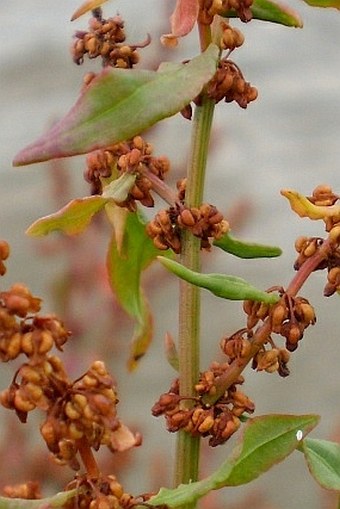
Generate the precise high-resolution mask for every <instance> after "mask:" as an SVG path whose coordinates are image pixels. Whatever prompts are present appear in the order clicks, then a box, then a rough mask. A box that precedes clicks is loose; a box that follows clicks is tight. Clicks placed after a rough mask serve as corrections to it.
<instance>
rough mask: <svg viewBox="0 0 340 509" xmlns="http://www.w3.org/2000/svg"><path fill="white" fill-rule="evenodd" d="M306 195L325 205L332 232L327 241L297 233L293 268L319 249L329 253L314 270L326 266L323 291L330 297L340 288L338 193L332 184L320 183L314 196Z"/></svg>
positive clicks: (327, 228)
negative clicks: (296, 254)
mask: <svg viewBox="0 0 340 509" xmlns="http://www.w3.org/2000/svg"><path fill="white" fill-rule="evenodd" d="M306 198H307V199H308V200H309V201H310V202H311V203H312V204H313V205H315V206H317V207H320V209H321V210H322V208H323V210H324V217H323V220H324V222H325V229H326V231H327V232H329V236H328V239H327V241H325V240H324V239H322V238H321V237H306V236H301V237H298V238H297V239H296V241H295V249H296V251H297V253H298V257H297V259H296V260H295V263H294V268H295V269H296V270H299V269H300V268H301V267H302V266H303V265H304V264H305V263H306V262H307V260H309V259H310V258H312V257H313V256H317V255H318V253H320V252H323V253H326V256H324V255H323V256H322V257H321V261H320V263H319V264H318V266H317V267H316V269H314V270H322V269H327V272H328V274H327V283H326V285H325V287H324V295H325V296H326V297H330V296H331V295H333V294H334V293H335V292H337V291H339V290H340V248H339V244H340V220H339V218H340V212H339V210H340V209H338V207H339V205H338V204H337V201H338V200H339V196H338V195H337V194H335V193H333V191H332V189H331V188H330V187H329V186H327V185H320V186H317V187H316V188H315V189H314V191H313V193H312V196H307V197H306ZM320 213H321V212H320ZM320 218H321V216H320ZM325 246H327V248H326V251H325V250H324V248H325Z"/></svg>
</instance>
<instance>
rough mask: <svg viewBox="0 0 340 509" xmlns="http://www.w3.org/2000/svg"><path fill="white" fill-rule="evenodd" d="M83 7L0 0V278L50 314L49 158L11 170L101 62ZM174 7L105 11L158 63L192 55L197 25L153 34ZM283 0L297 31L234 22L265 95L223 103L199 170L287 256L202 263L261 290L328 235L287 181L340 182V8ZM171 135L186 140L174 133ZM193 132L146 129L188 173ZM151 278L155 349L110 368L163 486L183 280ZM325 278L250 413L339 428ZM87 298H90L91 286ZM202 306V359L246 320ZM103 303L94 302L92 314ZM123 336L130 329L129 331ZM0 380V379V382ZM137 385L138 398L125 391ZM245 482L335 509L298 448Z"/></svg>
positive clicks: (230, 495)
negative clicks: (173, 340)
mask: <svg viewBox="0 0 340 509" xmlns="http://www.w3.org/2000/svg"><path fill="white" fill-rule="evenodd" d="M80 3H81V2H80V0H58V1H55V0H25V1H22V0H21V1H20V0H2V1H1V4H0V19H1V33H0V42H1V45H0V69H1V71H0V90H1V95H0V112H1V114H0V118H1V129H0V172H1V200H0V210H1V222H0V237H1V238H5V239H7V240H8V241H9V242H10V243H11V246H12V257H11V260H10V262H9V264H8V267H9V273H8V275H7V276H6V279H5V282H6V286H7V284H10V283H11V282H12V281H18V280H19V281H23V282H25V283H26V284H27V285H28V286H30V288H31V289H32V292H33V293H35V294H36V295H41V296H44V297H45V308H44V310H45V311H50V310H53V305H54V301H53V298H52V296H51V291H50V285H51V282H52V281H53V280H54V279H55V278H57V277H58V274H59V273H60V272H62V271H63V270H64V267H65V264H66V263H67V260H66V261H65V257H64V256H63V252H62V251H61V252H58V253H57V255H56V256H50V257H44V258H41V257H39V251H38V249H39V248H38V244H39V242H42V241H40V240H32V239H28V238H27V237H26V236H25V234H24V231H25V229H26V228H27V227H28V226H29V225H30V224H31V223H32V222H33V221H34V220H35V219H37V218H38V217H40V216H41V215H44V214H48V213H50V212H52V211H54V210H55V203H54V202H53V193H52V191H51V186H52V185H51V175H50V171H49V167H48V165H46V164H45V165H44V164H41V165H34V166H30V167H27V168H19V169H13V168H12V167H11V160H12V158H13V157H14V155H15V154H16V153H17V152H18V151H19V150H20V149H21V148H22V147H23V146H25V145H26V144H28V143H30V142H31V141H33V140H34V139H35V138H36V137H37V136H39V135H40V134H41V133H42V132H43V131H44V130H46V128H47V127H48V126H49V125H50V124H51V122H53V121H54V120H55V119H56V118H58V117H60V116H62V115H64V114H65V113H66V112H67V111H68V109H69V108H70V106H71V105H72V104H73V103H74V101H75V100H76V98H77V95H78V92H79V89H80V86H81V82H82V76H83V74H84V72H85V70H97V69H98V64H95V63H89V64H86V66H85V67H83V68H81V67H77V66H76V65H75V64H73V63H72V60H71V58H70V54H69V47H70V43H71V37H72V34H73V32H74V30H75V29H85V28H86V27H87V17H86V16H85V17H83V18H80V19H79V20H78V21H76V22H74V23H70V21H69V19H70V17H71V15H72V14H73V12H74V11H75V9H76V8H77V7H78V6H79V4H80ZM174 4H175V2H174V0H164V1H159V0H143V1H135V2H131V1H127V0H125V1H124V0H111V1H110V2H108V3H107V4H105V6H104V14H105V15H107V16H109V15H111V14H115V13H116V12H117V11H118V12H119V13H120V14H121V15H122V16H123V18H124V19H125V21H126V29H127V34H128V42H132V43H133V42H140V41H142V40H144V38H145V35H146V32H149V33H150V34H151V36H152V38H153V44H152V45H151V48H148V49H147V50H145V51H144V52H142V58H143V63H144V64H145V65H146V66H149V67H153V68H154V67H155V66H157V64H158V62H159V61H160V59H171V58H173V59H178V60H182V59H184V58H190V57H191V56H192V55H194V54H195V52H197V50H196V48H197V46H196V42H197V39H196V34H192V36H191V37H189V38H188V39H187V40H184V41H183V42H182V43H181V45H180V47H179V49H178V50H175V51H172V52H171V51H170V52H169V51H167V52H166V51H165V50H164V49H162V47H161V46H160V43H159V36H160V34H162V33H164V32H167V31H168V30H169V25H168V21H167V19H166V17H165V16H166V15H168V14H169V13H170V12H171V10H172V8H173V7H174ZM291 6H292V7H293V8H295V9H297V10H298V11H299V12H300V13H301V16H302V18H303V20H304V28H303V29H302V30H301V29H292V28H285V27H281V26H274V25H269V24H264V23H261V22H256V21H254V22H252V23H250V24H249V25H247V26H245V25H240V23H237V22H236V24H237V26H240V28H241V29H242V30H243V33H244V34H245V36H246V42H245V44H244V46H243V47H242V48H241V49H240V50H238V51H236V52H235V53H234V55H233V59H234V60H235V62H236V63H237V64H238V65H239V66H240V67H241V69H242V71H243V73H244V75H245V78H246V79H247V80H248V81H251V83H252V84H253V85H255V86H256V87H257V88H258V89H259V99H258V100H257V101H256V102H255V103H252V104H250V106H249V107H248V109H247V110H246V111H244V110H241V109H240V108H239V107H238V106H236V105H224V104H220V105H219V106H218V108H217V111H216V122H215V127H214V142H213V145H212V151H211V154H210V158H209V169H208V174H207V178H208V184H207V192H206V200H207V201H209V202H211V203H215V204H216V205H217V206H218V207H219V208H220V209H222V210H230V209H231V210H232V209H233V207H234V208H235V207H236V206H237V205H239V204H240V203H241V204H246V205H247V207H248V208H247V209H246V210H249V213H248V215H249V217H248V218H247V222H246V224H245V225H244V226H243V228H242V230H240V233H239V235H240V236H242V237H243V238H246V239H249V240H254V241H261V242H263V243H271V244H275V245H280V246H281V247H282V249H283V250H284V254H283V256H282V257H280V258H279V259H276V260H261V261H258V262H238V261H237V260H234V259H232V258H231V257H227V256H223V255H216V256H214V257H213V258H211V259H208V257H206V256H205V264H206V265H205V270H207V271H208V270H209V271H210V272H214V271H223V272H229V273H232V274H238V275H242V276H243V277H245V278H247V279H249V280H250V281H251V282H253V283H254V284H256V285H259V286H261V287H263V288H266V287H269V286H272V285H274V284H282V285H287V283H288V282H289V280H290V278H291V277H292V275H293V270H292V264H293V261H294V259H295V252H294V249H293V243H294V239H295V238H296V237H297V236H298V235H322V234H323V228H322V224H319V223H311V222H308V221H307V220H302V219H299V218H298V217H297V216H295V215H293V214H292V213H291V212H290V208H289V206H288V202H286V200H285V199H284V198H282V197H281V196H280V189H281V188H287V187H289V188H290V187H292V188H295V189H297V190H298V191H300V192H301V193H304V194H307V195H308V194H310V193H311V191H312V190H313V188H314V187H315V186H316V185H318V184H320V183H328V184H329V185H331V186H332V187H333V188H334V190H335V192H338V193H339V191H340V189H339V187H340V178H339V163H340V142H339V135H340V30H339V26H340V14H339V12H338V11H336V10H334V9H332V10H323V9H315V8H310V7H307V6H305V5H304V4H303V3H302V2H293V0H292V1H291ZM91 64H92V65H91ZM96 65H97V66H96ZM178 133H180V136H177V138H175V136H176V135H178ZM189 137H190V123H189V122H187V121H185V120H184V119H182V118H181V117H179V116H178V118H177V117H176V118H174V119H170V120H167V121H164V122H163V123H162V124H161V125H160V127H159V128H158V129H157V130H153V131H152V132H151V133H150V136H149V137H148V139H150V140H152V141H153V142H154V143H155V145H156V149H155V152H156V153H157V154H166V155H168V156H169V157H170V158H171V160H172V163H173V167H174V171H175V172H176V175H182V174H183V172H184V165H185V156H186V151H187V148H188V142H189ZM83 169H84V159H83V158H82V157H79V158H73V159H72V160H71V161H70V162H69V163H68V169H67V170H66V175H67V176H68V178H69V179H71V183H72V186H73V187H72V193H71V197H77V196H82V195H85V194H86V193H87V187H86V185H85V184H84V183H83V180H82V172H83ZM52 187H53V186H52ZM84 249H86V248H84ZM99 253H100V256H103V257H104V256H105V245H103V246H99ZM3 284H4V283H3ZM156 284H157V279H154V280H153V283H151V286H152V285H153V286H154V288H153V289H152V292H151V294H152V295H151V296H150V300H151V304H152V306H153V308H154V309H155V313H156V319H155V340H154V343H153V345H152V347H151V349H150V352H149V353H148V355H147V356H146V358H145V359H143V361H142V363H141V366H140V368H139V369H138V370H137V371H136V372H135V373H133V374H132V375H128V374H127V372H126V369H125V367H124V366H123V367H122V368H116V366H115V367H114V370H115V374H116V375H117V378H118V385H119V388H120V395H121V412H122V414H123V415H124V417H125V418H126V420H127V421H129V420H131V421H133V423H135V424H136V425H139V424H140V425H141V427H142V431H143V433H144V443H145V448H146V449H151V450H152V451H153V452H156V453H157V455H158V456H159V458H161V464H162V468H161V470H162V469H163V468H164V476H165V482H168V483H169V482H170V481H169V471H170V469H169V467H165V465H166V463H167V459H171V458H172V457H173V444H174V437H173V436H168V434H167V433H166V431H165V430H164V423H163V422H162V421H161V420H156V419H154V418H152V417H151V416H150V412H149V408H150V407H151V406H152V404H153V402H154V401H155V400H156V399H157V397H158V395H159V392H160V391H162V392H164V391H166V390H167V389H168V386H169V385H170V381H171V379H172V377H173V376H174V374H173V372H172V370H171V368H170V367H168V366H166V361H165V358H164V353H163V338H164V333H165V332H166V331H170V332H171V333H172V334H173V335H174V337H176V319H177V316H176V306H175V304H173V302H176V301H177V297H176V291H177V287H176V283H175V282H170V283H169V284H168V285H167V286H166V289H165V290H164V289H163V290H161V289H159V290H157V287H156ZM324 284H325V274H323V273H320V274H314V275H313V277H312V278H311V280H310V281H309V282H308V284H306V286H305V288H304V290H303V292H302V294H303V295H304V296H305V297H307V298H308V299H310V301H311V302H312V303H313V305H314V306H315V308H316V312H317V316H318V321H317V324H316V325H315V327H314V328H313V330H310V329H309V330H308V332H307V333H306V337H305V338H304V340H303V341H302V343H301V346H300V347H299V348H298V350H297V352H296V353H295V354H294V355H293V358H292V361H291V364H290V366H291V375H290V377H288V379H284V380H283V379H279V377H277V376H275V375H269V374H262V373H261V374H258V373H253V372H248V373H247V374H246V383H245V385H244V391H245V392H246V393H247V394H248V395H249V396H250V397H251V398H252V399H253V400H255V402H256V413H257V415H260V414H263V413H271V412H286V413H294V412H295V413H320V414H321V415H322V421H321V424H320V426H319V427H318V428H317V429H316V430H315V431H314V432H313V436H314V437H318V438H330V437H334V436H335V435H336V433H338V432H339V428H340V426H339V423H340V408H339V401H340V397H339V388H340V371H339V368H338V366H339V360H340V345H339V337H338V335H339V334H338V321H337V318H338V314H339V299H338V297H337V296H333V297H331V298H329V299H324V298H323V297H322V290H323V286H324ZM149 286H150V283H149ZM88 299H89V301H90V300H91V294H89V296H88ZM84 305H85V306H86V302H85V304H84ZM85 309H86V308H85ZM203 309H204V313H203V325H202V329H203V331H202V334H203V338H204V343H205V346H204V347H203V361H204V366H203V367H206V366H207V365H208V364H209V363H210V362H211V361H212V360H213V358H214V355H215V354H216V352H218V342H219V339H220V338H221V337H222V336H223V335H224V334H231V333H232V332H234V331H235V330H236V329H238V328H241V327H243V323H244V321H243V316H242V313H241V311H240V306H239V304H237V303H231V304H229V303H226V302H218V301H216V299H214V298H213V297H210V296H209V295H205V294H204V296H203ZM100 313H101V309H100V307H99V308H98V315H97V317H100ZM98 319H99V318H98ZM130 332H131V330H130ZM126 339H128V333H127V336H126V338H123V341H124V340H126ZM126 354H127V352H124V355H126ZM123 362H124V359H123ZM6 369H7V368H6ZM1 378H3V377H1ZM6 379H7V378H6ZM5 383H6V381H5V380H4V381H3V382H1V384H2V387H3V386H4V385H5ZM131 394H132V395H133V396H132V400H131V399H128V395H130V396H131ZM0 440H1V436H0ZM229 449H230V446H228V445H226V446H223V447H222V448H220V449H219V451H218V457H219V459H216V458H215V459H213V458H212V457H210V456H209V459H207V461H206V462H204V464H205V466H204V470H205V471H206V472H205V473H209V472H210V471H211V469H212V468H213V466H214V465H217V464H219V462H220V461H222V459H223V457H224V456H225V455H226V454H227V452H228V451H229ZM148 458H149V456H148V454H147V452H146V450H143V448H141V449H139V450H138V451H136V452H134V453H133V455H132V460H133V461H134V460H136V461H137V466H136V467H133V464H132V466H131V467H130V469H131V470H130V471H129V475H128V476H127V480H126V489H127V490H130V491H131V492H133V493H138V492H140V491H148V489H151V487H152V488H154V484H153V481H152V479H151V474H150V473H149V470H148V465H149V466H150V465H151V462H150V460H149V459H148ZM2 468H4V467H2ZM158 468H159V467H158ZM249 489H250V490H255V491H256V493H264V494H265V496H266V497H267V498H266V500H267V502H268V505H267V506H266V507H268V508H269V507H273V508H280V509H283V508H290V509H298V508H309V509H317V508H326V507H331V505H327V503H328V502H327V499H326V498H325V497H326V495H325V492H321V490H319V488H318V487H317V486H316V485H315V483H314V482H313V480H312V479H311V478H309V476H308V473H307V469H306V467H305V465H304V462H303V458H302V455H300V454H299V453H295V454H293V456H292V457H290V458H289V459H288V460H287V461H286V462H285V463H284V464H281V465H279V466H277V467H276V468H274V469H273V470H272V471H271V472H270V473H269V474H267V475H265V476H263V477H262V478H261V479H259V480H258V481H256V482H255V483H254V484H253V485H252V486H250V487H249ZM243 495H244V493H243V491H242V489H240V488H239V489H233V490H230V492H229V491H226V490H225V491H224V493H223V494H222V500H223V506H224V507H236V506H234V505H232V504H233V503H234V502H231V501H234V499H235V500H241V501H242V499H243ZM251 500H252V499H251ZM253 500H254V499H253ZM228 501H230V502H229V503H230V506H229V505H228ZM215 505H217V504H215ZM242 507H244V506H242ZM249 507H252V504H251V503H249ZM262 507H265V505H264V504H263V506H262ZM334 507H335V505H334Z"/></svg>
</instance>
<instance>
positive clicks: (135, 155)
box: [85, 136, 170, 211]
mask: <svg viewBox="0 0 340 509" xmlns="http://www.w3.org/2000/svg"><path fill="white" fill-rule="evenodd" d="M152 153H153V147H152V145H151V144H150V143H147V142H146V141H145V140H144V139H143V138H142V137H141V136H135V137H134V138H133V139H132V140H128V141H125V142H122V143H117V144H115V145H112V146H110V147H107V148H106V149H105V150H96V151H94V152H91V153H90V154H89V155H88V156H87V160H86V162H87V169H86V171H85V179H86V181H87V182H89V183H90V184H91V192H92V194H101V192H102V182H103V180H102V179H104V178H105V179H109V178H110V177H111V176H112V175H114V174H115V173H116V177H118V176H119V175H121V174H122V173H124V172H129V173H131V174H133V175H135V177H136V180H135V183H134V186H133V187H132V189H131V190H130V192H129V195H128V198H127V199H126V200H125V201H124V202H121V203H120V204H119V205H121V206H122V207H126V208H128V209H129V210H131V211H135V210H136V208H137V205H136V201H139V202H140V203H141V204H142V205H144V206H146V207H153V205H154V199H153V197H152V195H151V190H152V183H151V181H150V179H149V178H148V176H147V174H151V175H153V176H155V177H157V178H158V179H160V180H164V175H165V174H166V173H167V172H168V171H169V169H170V163H169V160H168V159H167V158H166V157H164V156H160V157H154V156H153V155H152Z"/></svg>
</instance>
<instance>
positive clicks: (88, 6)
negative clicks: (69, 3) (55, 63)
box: [71, 0, 107, 21]
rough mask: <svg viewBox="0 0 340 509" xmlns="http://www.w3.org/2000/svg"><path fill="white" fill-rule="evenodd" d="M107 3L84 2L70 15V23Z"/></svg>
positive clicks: (104, 0)
mask: <svg viewBox="0 0 340 509" xmlns="http://www.w3.org/2000/svg"><path fill="white" fill-rule="evenodd" d="M105 2H107V0H87V1H86V2H84V3H83V4H82V5H81V6H80V7H79V8H78V9H77V10H76V11H75V13H74V14H73V15H72V17H71V21H75V20H76V19H78V18H80V16H82V15H83V14H86V13H87V12H89V11H91V10H93V9H97V8H98V7H100V6H101V5H102V4H104V3H105Z"/></svg>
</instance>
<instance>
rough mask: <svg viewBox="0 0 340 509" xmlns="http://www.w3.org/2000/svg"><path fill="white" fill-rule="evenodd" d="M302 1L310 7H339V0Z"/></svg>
mask: <svg viewBox="0 0 340 509" xmlns="http://www.w3.org/2000/svg"><path fill="white" fill-rule="evenodd" d="M304 2H305V3H306V4H308V5H310V6H312V7H334V8H335V9H340V1H339V0H304Z"/></svg>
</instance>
